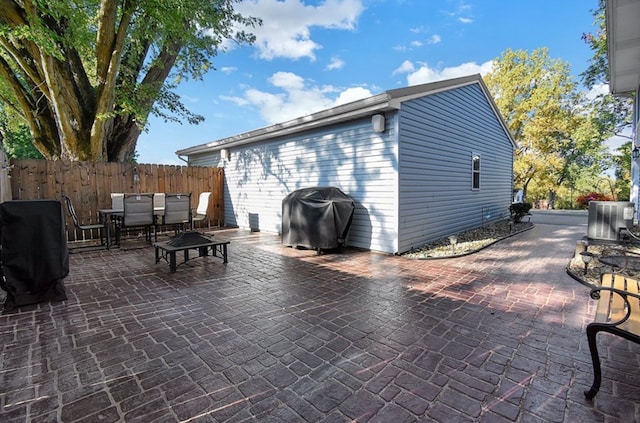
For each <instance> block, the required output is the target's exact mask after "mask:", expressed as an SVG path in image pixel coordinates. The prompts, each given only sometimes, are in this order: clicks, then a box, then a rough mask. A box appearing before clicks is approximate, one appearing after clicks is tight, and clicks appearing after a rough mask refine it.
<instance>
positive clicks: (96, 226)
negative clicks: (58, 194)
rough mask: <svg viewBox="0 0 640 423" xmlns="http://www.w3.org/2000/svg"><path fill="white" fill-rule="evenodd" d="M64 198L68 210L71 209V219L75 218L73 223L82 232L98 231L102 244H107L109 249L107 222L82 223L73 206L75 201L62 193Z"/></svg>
mask: <svg viewBox="0 0 640 423" xmlns="http://www.w3.org/2000/svg"><path fill="white" fill-rule="evenodd" d="M62 198H63V199H64V202H65V204H66V205H67V210H68V211H69V215H71V219H73V224H74V225H75V227H76V228H77V229H79V230H80V232H81V233H82V234H83V237H84V232H86V231H89V232H91V233H92V234H93V231H98V234H99V235H100V245H106V246H107V249H109V245H108V243H107V242H106V226H105V225H106V223H90V224H82V223H80V219H78V215H77V213H76V209H75V208H74V207H73V203H72V202H71V198H69V197H68V196H67V195H66V194H62Z"/></svg>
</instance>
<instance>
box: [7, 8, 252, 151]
mask: <svg viewBox="0 0 640 423" xmlns="http://www.w3.org/2000/svg"><path fill="white" fill-rule="evenodd" d="M238 1H239V0H208V1H202V0H165V1H158V0H137V1H131V0H79V1H75V2H69V1H65V0H47V1H40V0H3V1H1V2H0V101H1V102H2V103H3V104H4V105H5V107H7V108H10V109H12V110H13V111H14V112H15V113H16V114H18V115H20V116H21V118H22V119H23V120H24V122H25V123H26V125H28V127H29V130H30V132H31V135H32V137H33V143H34V145H35V146H36V148H37V149H38V150H39V151H40V152H41V153H42V154H43V156H44V157H46V158H48V159H57V158H68V159H72V160H89V161H129V160H131V159H132V158H133V157H134V154H135V146H136V143H137V140H138V136H139V135H140V133H141V131H142V130H143V128H144V126H145V124H146V122H147V119H148V117H149V114H151V113H154V114H156V115H159V116H161V117H163V118H165V119H168V120H176V121H183V120H185V119H186V120H187V121H188V122H189V123H198V122H200V121H201V120H202V119H203V118H202V116H198V115H194V114H192V113H190V112H189V111H188V110H187V109H186V108H185V106H184V105H183V104H182V103H181V102H180V99H179V97H178V96H177V95H176V94H175V93H174V92H173V91H172V89H173V88H175V86H176V85H177V84H178V83H179V82H180V80H182V79H185V78H195V79H199V78H201V77H202V75H204V74H205V73H206V72H207V71H208V70H209V69H210V68H211V66H212V62H211V61H212V59H213V58H214V57H215V56H216V55H217V54H218V52H219V50H220V49H223V46H224V44H223V42H224V41H225V40H233V41H236V42H253V36H252V35H251V34H248V33H246V32H244V31H243V30H236V28H251V27H253V26H255V25H257V24H260V22H259V21H258V20H256V19H254V18H248V17H243V16H241V15H239V14H237V13H235V12H234V9H233V6H234V4H235V3H237V2H238Z"/></svg>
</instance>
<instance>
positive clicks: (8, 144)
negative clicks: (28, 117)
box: [0, 107, 43, 159]
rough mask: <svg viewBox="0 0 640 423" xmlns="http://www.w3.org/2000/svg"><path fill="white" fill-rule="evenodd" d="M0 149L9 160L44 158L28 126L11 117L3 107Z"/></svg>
mask: <svg viewBox="0 0 640 423" xmlns="http://www.w3.org/2000/svg"><path fill="white" fill-rule="evenodd" d="M0 148H1V149H2V151H4V153H5V154H6V155H7V157H9V158H15V159H42V158H43V157H42V154H40V152H39V151H38V150H36V147H35V146H34V145H33V142H32V140H31V133H30V132H29V128H28V127H27V125H25V124H24V122H23V121H22V120H20V119H15V118H12V117H10V116H9V114H8V113H7V112H6V110H3V109H2V107H0Z"/></svg>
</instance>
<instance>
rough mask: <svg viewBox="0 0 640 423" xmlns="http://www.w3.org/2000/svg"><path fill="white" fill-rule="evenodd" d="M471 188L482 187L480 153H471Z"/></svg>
mask: <svg viewBox="0 0 640 423" xmlns="http://www.w3.org/2000/svg"><path fill="white" fill-rule="evenodd" d="M471 189H480V155H479V154H472V155H471Z"/></svg>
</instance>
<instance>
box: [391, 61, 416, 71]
mask: <svg viewBox="0 0 640 423" xmlns="http://www.w3.org/2000/svg"><path fill="white" fill-rule="evenodd" d="M415 70H416V68H415V66H413V63H411V62H410V61H409V60H405V61H404V62H402V64H401V65H400V66H398V67H397V68H396V70H394V71H393V73H392V75H396V74H399V73H411V72H413V71H415Z"/></svg>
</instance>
